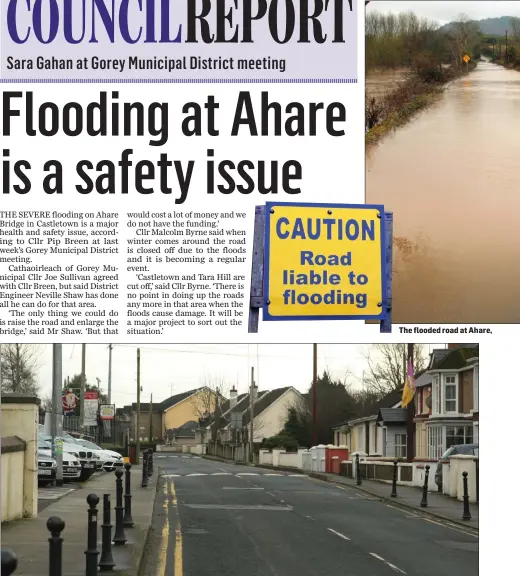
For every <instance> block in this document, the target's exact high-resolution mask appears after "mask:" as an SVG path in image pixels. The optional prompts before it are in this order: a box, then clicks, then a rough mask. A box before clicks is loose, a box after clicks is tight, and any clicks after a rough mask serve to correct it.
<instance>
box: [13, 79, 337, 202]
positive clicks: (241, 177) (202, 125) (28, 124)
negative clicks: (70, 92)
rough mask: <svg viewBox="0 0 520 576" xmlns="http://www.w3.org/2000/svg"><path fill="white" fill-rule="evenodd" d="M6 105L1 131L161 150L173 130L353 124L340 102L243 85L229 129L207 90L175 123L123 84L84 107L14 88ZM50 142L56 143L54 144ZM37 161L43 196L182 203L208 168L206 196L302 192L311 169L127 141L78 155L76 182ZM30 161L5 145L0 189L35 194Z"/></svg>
mask: <svg viewBox="0 0 520 576" xmlns="http://www.w3.org/2000/svg"><path fill="white" fill-rule="evenodd" d="M2 103H3V118H2V120H3V122H2V124H3V127H2V135H3V137H4V138H8V137H15V136H16V137H19V136H20V135H21V134H25V135H26V136H27V137H37V136H43V137H49V138H52V137H54V136H57V135H64V136H67V137H70V138H71V144H74V143H78V141H77V140H75V139H78V138H80V137H91V138H103V137H105V138H106V137H117V136H125V137H132V138H135V137H138V136H146V137H147V138H148V146H149V147H150V149H154V150H155V149H157V148H162V147H164V146H166V145H167V144H168V142H169V141H170V137H171V133H172V131H173V132H175V136H176V139H175V143H176V146H177V147H181V146H182V143H181V142H180V140H179V136H182V137H186V138H193V137H201V136H204V137H218V136H222V135H230V136H232V137H239V136H241V135H246V136H254V137H258V138H261V137H273V136H279V137H281V136H289V137H294V138H301V137H305V138H307V137H313V136H317V135H321V134H322V133H324V132H323V131H325V133H326V134H327V135H329V136H331V137H334V138H340V137H343V136H345V124H346V107H345V105H344V104H343V103H341V102H329V103H325V102H310V103H306V104H302V103H301V102H298V101H292V102H289V103H287V104H282V103H280V102H277V101H276V100H274V99H271V98H270V96H269V92H267V91H263V92H262V93H261V94H259V95H256V96H252V94H251V93H250V92H249V91H240V92H239V94H238V98H237V100H236V105H235V112H234V115H233V122H232V125H231V126H227V127H226V128H225V129H224V130H223V129H222V127H221V126H220V122H219V108H220V104H219V102H218V101H217V100H216V98H215V97H214V96H212V95H207V96H206V98H205V100H203V101H198V102H193V101H191V102H185V103H184V104H182V105H181V110H180V112H181V116H180V123H179V125H178V126H172V124H173V122H171V119H172V116H173V114H172V110H171V105H170V103H168V102H151V103H150V104H144V103H142V102H138V101H133V102H129V101H123V100H122V99H121V98H120V94H119V92H118V91H117V90H114V91H100V93H99V97H98V98H97V99H96V100H94V101H91V102H90V103H88V104H87V105H83V104H80V103H78V102H74V101H70V102H67V103H66V104H64V105H60V104H57V103H55V102H38V99H37V96H36V94H35V93H34V92H33V91H12V90H11V91H4V92H3V102H2ZM175 112H178V111H177V110H175ZM4 146H5V144H4ZM46 149H49V150H52V147H48V148H46ZM251 150H254V148H253V147H252V148H251ZM37 161H38V163H41V166H39V167H40V168H41V169H42V171H43V173H44V176H43V178H42V182H38V186H37V189H39V190H41V191H42V192H43V193H45V194H63V193H64V190H65V189H67V190H71V189H72V190H75V191H76V192H77V193H79V194H83V195H87V194H91V193H97V194H116V193H120V194H128V193H130V192H131V191H133V190H135V192H137V193H139V194H154V193H161V194H171V195H172V196H174V197H175V204H183V203H184V202H185V201H186V199H187V197H188V194H189V191H190V184H191V182H192V177H193V174H194V171H195V170H204V171H205V175H206V178H205V181H206V193H207V194H216V193H220V194H225V195H227V194H232V193H234V192H236V193H239V194H251V193H254V192H256V193H259V194H263V195H273V194H288V195H297V194H301V193H302V192H303V191H304V173H305V170H304V166H302V164H301V162H300V161H298V159H289V160H285V161H283V162H280V161H278V160H265V159H261V158H244V159H241V160H238V161H237V160H230V159H226V158H225V157H224V158H222V157H221V155H220V154H219V151H218V150H217V149H216V148H214V147H208V148H207V149H206V158H205V160H204V161H202V162H200V161H199V160H195V159H192V160H179V159H175V158H172V157H171V156H170V155H169V154H168V153H165V152H162V153H159V154H158V155H157V158H156V159H155V161H152V160H149V159H139V158H136V157H135V155H134V150H133V149H132V148H124V149H121V151H120V152H119V154H118V156H117V160H115V161H114V160H113V159H108V158H104V159H101V160H96V161H95V162H94V161H92V160H91V159H88V158H83V159H81V160H79V161H78V162H77V163H76V167H75V168H76V170H75V173H76V174H75V175H76V181H75V182H73V183H72V186H73V188H71V183H70V182H65V177H64V173H63V165H62V162H61V161H60V160H58V159H56V158H47V159H45V158H40V157H39V158H38V160H37ZM199 164H200V165H201V166H200V168H199ZM33 168H34V161H29V160H27V159H23V158H20V150H19V149H10V148H4V149H3V150H2V176H3V178H2V180H3V182H2V194H20V195H25V194H28V193H29V192H31V190H32V189H33V183H32V178H31V176H32V170H33ZM131 183H132V184H131Z"/></svg>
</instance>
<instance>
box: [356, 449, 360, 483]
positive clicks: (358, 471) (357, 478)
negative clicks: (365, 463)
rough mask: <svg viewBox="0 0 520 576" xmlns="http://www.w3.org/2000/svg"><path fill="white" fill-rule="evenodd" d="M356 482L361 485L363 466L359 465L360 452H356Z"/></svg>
mask: <svg viewBox="0 0 520 576" xmlns="http://www.w3.org/2000/svg"><path fill="white" fill-rule="evenodd" d="M356 484H357V485H358V486H361V468H360V467H359V454H356Z"/></svg>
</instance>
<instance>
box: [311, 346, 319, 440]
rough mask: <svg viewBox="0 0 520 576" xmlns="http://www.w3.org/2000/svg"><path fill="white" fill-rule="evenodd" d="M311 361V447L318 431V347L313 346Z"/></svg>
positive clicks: (316, 438)
mask: <svg viewBox="0 0 520 576" xmlns="http://www.w3.org/2000/svg"><path fill="white" fill-rule="evenodd" d="M312 346H313V359H312V445H313V446H316V444H317V442H318V429H317V425H316V421H317V418H316V389H317V388H318V345H317V344H313V345H312Z"/></svg>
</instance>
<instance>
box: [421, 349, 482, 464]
mask: <svg viewBox="0 0 520 576" xmlns="http://www.w3.org/2000/svg"><path fill="white" fill-rule="evenodd" d="M478 386H479V347H478V344H448V348H446V349H435V350H433V352H432V353H431V355H430V362H429V365H428V368H427V370H426V372H424V373H423V374H422V375H421V376H419V377H418V378H417V379H416V394H415V418H414V422H415V448H416V450H415V456H416V457H417V458H432V459H437V458H440V457H441V456H442V454H443V453H444V452H445V451H446V450H447V449H448V448H449V447H450V446H453V445H456V444H472V443H477V442H478V423H479V420H478Z"/></svg>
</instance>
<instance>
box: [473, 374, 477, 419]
mask: <svg viewBox="0 0 520 576" xmlns="http://www.w3.org/2000/svg"><path fill="white" fill-rule="evenodd" d="M473 410H474V411H475V412H478V364H477V365H476V366H475V369H474V372H473Z"/></svg>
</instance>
